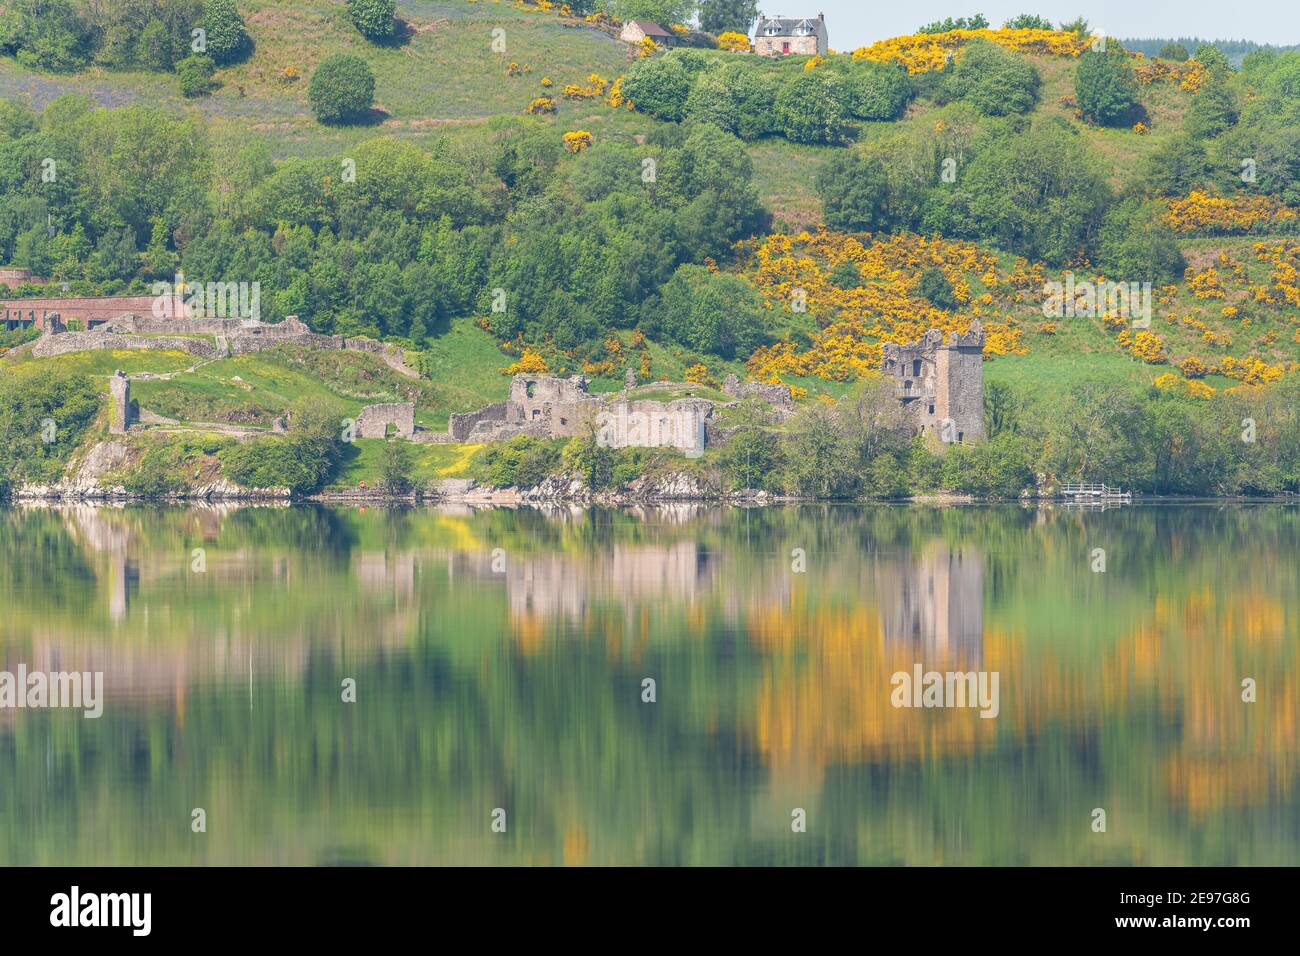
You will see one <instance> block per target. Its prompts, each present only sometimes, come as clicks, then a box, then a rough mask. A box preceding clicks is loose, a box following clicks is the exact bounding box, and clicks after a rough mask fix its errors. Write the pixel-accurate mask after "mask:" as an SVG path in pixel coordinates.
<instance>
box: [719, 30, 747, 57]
mask: <svg viewBox="0 0 1300 956" xmlns="http://www.w3.org/2000/svg"><path fill="white" fill-rule="evenodd" d="M718 49H719V50H731V51H732V52H738V53H748V52H749V37H748V36H746V35H745V34H743V33H734V32H731V31H727V32H725V33H719V34H718Z"/></svg>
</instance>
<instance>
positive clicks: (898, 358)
mask: <svg viewBox="0 0 1300 956" xmlns="http://www.w3.org/2000/svg"><path fill="white" fill-rule="evenodd" d="M983 351H984V331H983V328H982V327H981V326H980V324H979V323H978V322H975V323H973V324H972V326H971V329H970V331H969V332H967V333H965V334H963V335H953V336H951V337H950V339H949V341H948V343H947V344H944V342H943V334H942V333H941V332H939V331H938V330H937V329H931V330H930V331H929V332H927V333H926V334H925V337H924V338H923V339H921V341H919V342H915V343H912V344H910V345H896V344H892V343H889V344H886V345H885V347H884V351H883V354H882V357H881V370H882V371H883V372H884V374H885V375H886V376H887V377H888V378H890V379H891V380H892V381H893V383H894V388H895V395H896V396H897V397H898V400H899V401H900V402H901V403H902V404H903V408H904V410H905V411H906V413H907V416H908V420H909V421H910V422H911V424H912V427H913V428H914V429H915V430H916V431H918V432H934V433H936V434H938V435H939V437H940V438H941V439H942V440H943V441H946V442H969V441H977V440H979V439H982V438H983V437H984V366H983V362H984V359H983ZM949 423H951V424H949Z"/></svg>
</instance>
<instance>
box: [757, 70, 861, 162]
mask: <svg viewBox="0 0 1300 956" xmlns="http://www.w3.org/2000/svg"><path fill="white" fill-rule="evenodd" d="M848 98H849V96H848V90H847V87H846V84H845V82H844V81H843V80H842V79H840V77H838V76H836V75H835V74H834V73H831V72H829V71H826V70H810V71H801V72H799V73H796V74H795V75H794V76H792V77H790V79H788V80H787V81H786V82H785V84H784V85H783V86H782V87H781V90H780V92H778V93H777V96H776V104H775V110H776V123H777V128H778V129H779V130H780V131H781V133H782V135H784V136H785V138H786V139H788V140H790V142H792V143H826V144H830V145H835V144H839V143H844V142H847V141H848V139H849V137H850V134H851V133H852V127H851V126H850V124H849V111H848V105H847V101H848Z"/></svg>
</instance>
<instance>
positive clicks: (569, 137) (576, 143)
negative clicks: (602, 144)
mask: <svg viewBox="0 0 1300 956" xmlns="http://www.w3.org/2000/svg"><path fill="white" fill-rule="evenodd" d="M590 145H591V134H590V133H588V132H587V131H586V130H585V129H575V130H573V131H572V132H570V133H565V134H564V148H565V149H567V150H568V151H569V152H571V153H581V152H582V151H583V150H584V149H586V148H587V147H588V146H590Z"/></svg>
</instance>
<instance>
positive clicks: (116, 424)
mask: <svg viewBox="0 0 1300 956" xmlns="http://www.w3.org/2000/svg"><path fill="white" fill-rule="evenodd" d="M108 391H109V394H110V395H111V396H112V398H113V420H112V421H111V422H110V423H109V426H108V430H109V432H111V433H112V434H114V435H125V434H126V430H127V429H128V428H130V427H131V380H130V379H129V378H127V377H126V372H123V371H122V370H121V369H118V370H117V371H116V372H114V373H113V376H112V378H110V379H109V380H108Z"/></svg>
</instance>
